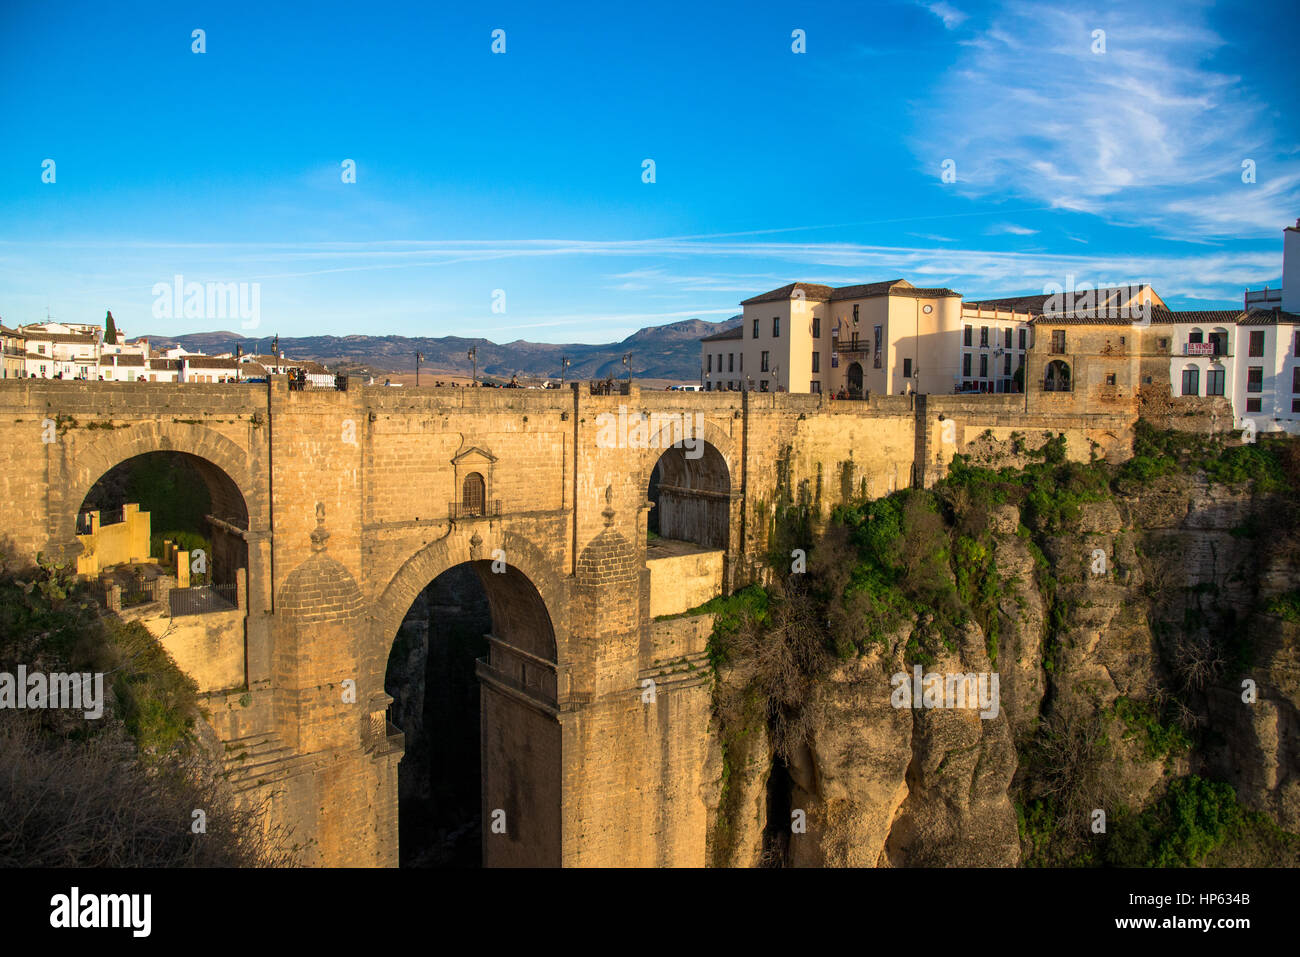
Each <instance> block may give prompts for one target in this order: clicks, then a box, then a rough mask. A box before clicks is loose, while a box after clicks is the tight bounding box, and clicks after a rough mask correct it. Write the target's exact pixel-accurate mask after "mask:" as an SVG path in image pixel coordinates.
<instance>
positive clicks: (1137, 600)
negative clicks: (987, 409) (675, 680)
mask: <svg viewBox="0 0 1300 957" xmlns="http://www.w3.org/2000/svg"><path fill="white" fill-rule="evenodd" d="M919 494H929V493H919ZM946 494H947V493H945V492H944V491H943V490H939V492H938V496H939V497H940V498H941V499H942V498H944V496H945V495H946ZM948 498H949V502H948V504H949V505H952V504H953V499H954V498H955V499H956V505H955V507H954V508H952V509H951V510H950V512H949V515H948V519H947V520H948V521H949V522H950V523H953V524H955V525H960V523H961V521H962V520H963V509H964V508H966V503H965V502H964V500H962V499H961V496H955V497H954V496H949V497H948ZM1098 499H1099V500H1097V501H1090V502H1084V503H1082V504H1081V505H1080V506H1079V509H1078V513H1077V515H1075V516H1074V518H1073V519H1072V520H1071V521H1069V522H1067V523H1063V524H1062V523H1053V522H1049V521H1044V520H1043V519H1042V516H1041V515H1039V514H1037V513H1035V511H1034V510H1033V509H1030V508H1024V507H1021V506H1019V505H1017V504H994V505H993V506H992V507H990V508H989V509H988V512H987V515H980V516H979V519H980V523H981V527H982V528H985V529H987V539H986V541H987V543H988V554H989V557H988V561H989V567H990V568H991V569H993V570H994V572H995V575H996V582H997V583H998V588H997V590H996V596H995V598H994V600H993V601H994V604H995V606H996V613H995V614H993V615H989V616H987V619H986V621H985V626H984V627H982V626H981V625H980V624H979V623H978V622H977V621H975V620H966V621H965V623H964V624H963V626H962V627H961V628H960V629H957V630H956V631H955V632H950V633H948V634H947V635H945V636H944V640H943V641H942V642H941V643H939V644H937V645H933V646H932V651H933V653H932V654H930V655H928V656H926V655H921V657H923V658H928V660H926V661H925V664H924V671H925V672H926V673H930V672H934V673H939V674H950V673H975V674H977V675H978V674H988V675H994V674H995V675H996V676H997V677H998V681H999V686H998V687H999V698H1000V707H999V710H998V713H997V715H996V716H995V717H988V718H981V717H980V715H979V713H978V712H977V711H975V710H970V709H960V708H956V709H954V708H915V709H914V708H910V707H895V706H894V704H893V703H891V694H892V693H893V692H894V690H895V687H894V685H893V684H892V683H891V676H892V675H895V674H898V673H906V674H909V675H910V674H911V672H912V666H913V665H914V664H915V663H916V661H917V658H918V652H917V650H916V649H917V643H916V636H917V634H918V632H919V631H922V630H924V628H925V625H926V619H925V617H924V616H922V618H921V620H920V621H919V622H918V621H916V620H911V619H909V620H908V621H907V622H905V623H904V624H902V625H901V626H900V627H898V628H896V629H895V630H894V631H892V632H891V633H890V634H889V636H888V638H887V640H885V641H878V642H874V643H871V644H869V645H868V646H867V647H866V648H865V649H863V648H859V649H858V652H857V653H856V654H852V655H849V656H847V657H846V658H845V657H842V658H840V659H837V660H834V661H833V663H832V664H831V665H830V666H829V667H826V668H825V669H823V670H822V671H821V672H820V673H819V674H818V676H817V678H816V680H814V681H812V682H811V683H810V690H809V692H808V694H807V697H806V700H805V701H804V702H803V704H802V708H803V713H804V715H805V717H806V726H807V730H806V734H804V735H803V737H802V740H801V741H800V742H799V743H798V745H797V746H796V747H793V748H787V750H788V751H789V752H790V753H789V754H788V755H782V754H781V753H780V750H781V749H780V748H778V747H777V742H776V740H775V738H776V735H774V734H773V732H772V730H771V722H770V720H769V721H768V722H766V724H765V722H764V720H763V708H762V705H761V702H759V703H758V704H757V705H756V706H755V707H752V708H750V709H749V711H748V712H747V713H746V715H745V716H743V717H737V716H736V715H737V712H735V710H734V709H732V711H731V712H730V713H727V712H725V709H720V718H719V721H718V722H717V723H716V724H715V730H716V731H717V735H716V743H715V750H716V751H717V752H718V755H717V759H716V760H715V761H714V762H713V763H712V764H713V766H714V767H716V768H717V769H718V775H719V783H718V786H717V787H716V788H714V789H712V791H711V793H710V796H711V798H712V799H713V809H712V816H711V820H712V853H713V862H714V863H715V864H718V865H731V866H754V865H759V864H767V865H786V866H873V865H874V866H895V867H897V866H972V865H973V866H1014V865H1017V864H1022V863H1062V862H1063V861H1062V860H1060V859H1057V860H1047V859H1040V857H1039V854H1040V851H1041V845H1040V843H1039V841H1040V839H1041V840H1043V841H1049V840H1050V841H1051V842H1054V846H1057V847H1059V848H1064V849H1066V850H1065V851H1064V852H1063V853H1066V854H1068V855H1069V856H1070V857H1071V858H1072V859H1073V860H1075V861H1077V862H1083V863H1099V862H1100V861H1101V858H1100V857H1098V854H1099V853H1100V852H1099V851H1098V849H1097V848H1098V847H1099V845H1098V841H1099V837H1098V834H1097V832H1096V830H1095V821H1096V819H1097V817H1096V816H1097V812H1098V811H1101V812H1104V813H1105V815H1106V818H1107V820H1109V821H1111V822H1112V823H1113V822H1114V821H1116V820H1122V821H1131V820H1135V819H1136V816H1137V815H1140V814H1141V813H1142V811H1143V809H1146V808H1150V807H1152V806H1153V804H1154V803H1155V802H1157V801H1158V800H1159V799H1160V798H1161V797H1162V795H1164V794H1165V793H1166V791H1167V790H1168V787H1169V784H1170V782H1172V781H1174V780H1176V779H1179V778H1182V777H1184V776H1186V775H1189V774H1190V775H1199V776H1203V777H1206V778H1210V779H1217V780H1220V781H1226V782H1228V783H1230V784H1231V785H1232V787H1233V788H1234V789H1235V791H1236V794H1237V799H1238V800H1239V801H1240V802H1241V804H1242V805H1244V806H1245V807H1246V808H1249V809H1253V810H1255V811H1259V812H1263V813H1264V814H1266V815H1268V817H1269V818H1270V819H1271V820H1272V821H1273V822H1275V823H1276V825H1278V826H1280V827H1281V828H1282V829H1284V830H1286V831H1289V832H1300V733H1298V732H1300V640H1298V639H1300V624H1297V623H1295V622H1294V621H1292V620H1289V619H1290V618H1293V617H1296V616H1294V615H1288V614H1287V612H1286V610H1285V608H1279V606H1278V605H1277V601H1276V596H1279V595H1283V596H1285V595H1286V594H1287V593H1289V592H1291V591H1292V590H1293V589H1294V588H1295V581H1296V573H1297V570H1298V568H1297V564H1296V555H1295V550H1294V549H1292V548H1291V547H1290V545H1289V543H1288V542H1286V541H1282V540H1280V539H1279V536H1278V534H1272V535H1270V532H1269V531H1267V529H1268V528H1269V526H1270V516H1275V514H1276V509H1277V507H1278V502H1277V500H1276V498H1274V497H1271V496H1264V495H1259V494H1257V493H1254V492H1252V491H1251V488H1250V487H1249V486H1247V485H1238V486H1228V485H1222V484H1214V483H1211V482H1209V481H1208V480H1207V479H1206V478H1205V477H1204V476H1203V475H1201V476H1197V475H1195V474H1178V475H1173V476H1166V477H1163V478H1161V479H1158V480H1154V481H1151V482H1145V483H1142V484H1140V485H1133V486H1131V487H1125V486H1123V485H1122V483H1121V485H1120V487H1119V488H1117V489H1116V490H1115V492H1114V494H1111V495H1102V496H1098ZM954 534H955V532H954ZM960 561H961V553H960V551H959V550H958V551H957V552H956V554H955V557H954V562H953V569H954V571H956V572H959V571H960V568H961V566H960ZM974 617H979V616H974ZM990 632H991V633H992V634H990ZM761 646H762V642H761V641H760V642H759V647H761ZM748 680H750V672H749V671H748V670H747V667H746V665H745V664H744V663H743V662H740V663H737V662H735V661H732V662H729V663H728V664H726V665H724V666H723V667H721V668H720V670H719V675H718V682H719V684H718V687H719V694H720V695H726V694H728V693H730V692H733V691H735V689H736V688H737V687H739V686H741V685H744V683H745V682H746V681H748ZM1251 687H1253V688H1254V689H1255V697H1254V698H1253V699H1252V698H1251V695H1250V694H1249V689H1250V688H1251ZM759 697H761V695H760V696H759ZM720 700H722V699H721V698H720ZM774 792H779V793H774ZM1018 811H1019V815H1018ZM799 812H802V815H800V813H799ZM774 813H776V814H779V815H780V819H776V820H774V819H772V818H773V814H774ZM801 816H802V819H803V820H802V821H800V820H799V818H800V817H801ZM1018 817H1019V820H1018ZM1256 863H1269V861H1257V862H1256Z"/></svg>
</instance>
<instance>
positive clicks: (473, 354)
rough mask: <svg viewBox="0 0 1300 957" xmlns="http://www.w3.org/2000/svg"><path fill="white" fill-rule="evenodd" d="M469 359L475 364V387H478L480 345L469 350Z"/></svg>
mask: <svg viewBox="0 0 1300 957" xmlns="http://www.w3.org/2000/svg"><path fill="white" fill-rule="evenodd" d="M468 356H469V361H470V362H472V363H473V364H474V388H476V389H477V388H478V346H473V347H471V348H470V350H469V352H468Z"/></svg>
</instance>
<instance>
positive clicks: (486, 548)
mask: <svg viewBox="0 0 1300 957" xmlns="http://www.w3.org/2000/svg"><path fill="white" fill-rule="evenodd" d="M498 548H499V549H502V550H503V551H504V552H505V556H506V563H507V566H508V567H507V570H506V572H505V574H497V573H495V572H493V571H491V570H490V563H491V561H492V553H493V551H494V550H495V549H498ZM466 563H469V564H471V565H472V566H473V567H474V570H475V571H476V572H477V573H478V575H479V579H480V580H481V581H482V582H483V586H484V590H485V591H486V592H487V597H488V603H489V605H490V606H491V611H492V632H493V637H492V638H491V639H490V650H489V654H488V658H487V660H486V661H483V660H480V662H479V664H478V666H477V668H478V671H477V673H478V677H479V681H480V689H481V698H480V705H479V708H480V711H479V714H480V721H481V724H480V726H479V735H478V739H479V747H480V761H481V771H480V774H481V778H480V780H481V791H480V801H481V816H480V820H481V821H482V822H483V828H484V830H483V862H484V864H485V865H487V866H520V865H522V866H534V867H538V866H558V865H559V864H560V861H561V854H562V836H561V831H562V816H561V809H562V803H563V788H562V783H561V782H562V779H563V765H562V760H561V751H562V747H563V743H562V729H561V725H560V721H559V702H558V693H559V690H560V688H561V685H560V682H559V664H558V663H559V662H562V661H565V660H566V659H567V652H568V642H567V637H568V625H567V614H566V608H567V604H568V602H567V584H566V582H567V580H566V579H564V578H563V576H562V575H560V574H558V573H557V572H556V571H555V569H554V568H553V566H552V563H551V561H549V560H548V559H547V557H546V556H545V554H543V553H542V551H541V550H540V549H539V548H537V547H536V546H535V545H534V544H533V543H532V542H530V541H528V539H526V538H524V537H523V536H522V535H518V534H514V533H512V532H509V531H506V530H503V529H498V528H493V527H491V526H490V525H489V523H486V522H470V523H464V524H460V525H458V526H456V527H455V530H454V531H453V533H452V534H451V535H449V536H448V537H446V538H443V539H441V540H439V541H437V542H432V543H430V544H428V545H425V546H424V547H423V548H421V549H420V550H419V551H417V552H416V553H415V554H414V555H412V556H411V557H410V558H408V559H407V560H406V561H405V562H404V563H403V564H402V566H401V567H400V568H399V569H398V570H397V572H396V574H394V575H393V577H392V579H390V580H389V582H388V584H387V585H386V586H385V588H384V590H383V592H382V593H381V594H380V596H379V597H378V598H377V599H376V600H375V602H374V604H373V606H372V612H371V622H370V627H369V628H367V629H366V632H365V634H364V636H363V641H364V642H365V647H364V648H363V649H362V654H361V658H362V667H363V672H362V673H363V675H365V676H366V677H365V686H364V687H365V692H364V693H365V694H366V695H367V697H366V698H365V699H364V700H367V701H371V702H377V703H381V704H382V703H384V702H387V701H389V700H391V699H390V698H389V697H388V695H387V694H386V693H385V691H384V679H385V676H386V672H387V664H388V659H389V652H390V650H391V648H392V645H393V642H394V640H395V638H396V636H397V633H398V629H399V627H400V625H401V622H402V619H403V618H404V617H405V615H406V613H407V612H408V610H409V609H410V607H411V605H412V603H413V602H414V601H415V599H416V597H417V596H418V595H419V594H420V592H421V591H423V590H424V588H425V587H426V586H427V585H428V584H429V583H430V582H432V581H433V580H434V579H436V578H437V577H438V576H439V575H441V574H442V573H443V572H445V571H447V570H448V569H451V568H454V567H456V566H459V565H463V564H466ZM539 606H540V607H539ZM543 619H544V620H543ZM548 627H549V632H550V640H552V641H553V642H554V646H553V650H551V649H540V648H539V647H538V645H537V643H532V647H531V648H530V647H528V645H529V642H528V641H527V640H526V638H525V637H524V636H526V635H527V633H529V632H531V631H536V630H547V628H548ZM521 639H523V640H521ZM539 650H540V651H541V652H542V654H540V655H534V654H533V652H536V651H539ZM521 653H522V654H521ZM548 657H550V658H552V659H553V661H554V663H545V662H546V659H547V658H548ZM537 658H541V659H542V661H537V660H536V659H537ZM539 666H540V667H539ZM521 668H522V670H521ZM396 783H397V782H396V780H394V782H393V784H394V791H393V794H394V796H395V795H396ZM498 814H503V815H504V821H505V822H506V823H507V826H506V830H505V831H504V832H503V833H497V832H491V831H489V830H488V827H489V822H490V821H492V820H494V816H495V815H498Z"/></svg>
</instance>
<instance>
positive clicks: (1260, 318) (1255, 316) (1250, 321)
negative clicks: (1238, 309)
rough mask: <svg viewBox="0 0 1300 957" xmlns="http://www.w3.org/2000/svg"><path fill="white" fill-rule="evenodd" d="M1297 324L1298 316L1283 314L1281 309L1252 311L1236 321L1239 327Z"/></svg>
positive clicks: (1288, 313)
mask: <svg viewBox="0 0 1300 957" xmlns="http://www.w3.org/2000/svg"><path fill="white" fill-rule="evenodd" d="M1297 323H1300V315H1297V314H1296V313H1294V312H1283V311H1282V310H1281V309H1252V310H1250V312H1248V313H1246V315H1245V316H1243V317H1242V318H1241V319H1238V320H1237V325H1239V326H1275V325H1296V324H1297Z"/></svg>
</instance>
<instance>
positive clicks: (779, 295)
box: [740, 282, 831, 306]
mask: <svg viewBox="0 0 1300 957" xmlns="http://www.w3.org/2000/svg"><path fill="white" fill-rule="evenodd" d="M796 289H798V290H799V291H800V292H802V293H803V298H804V299H813V300H816V301H819V302H824V301H826V300H827V299H829V298H830V297H831V287H830V286H822V285H819V284H817V283H811V282H791V283H786V284H785V285H784V286H782V287H781V288H780V289H773V290H772V291H771V292H764V293H759V294H758V295H757V296H751V297H750V298H748V299H743V300H741V303H740V304H741V305H742V306H748V305H752V304H754V303H758V302H784V301H785V300H787V299H793V298H796V297H795V295H794V291H795V290H796Z"/></svg>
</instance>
